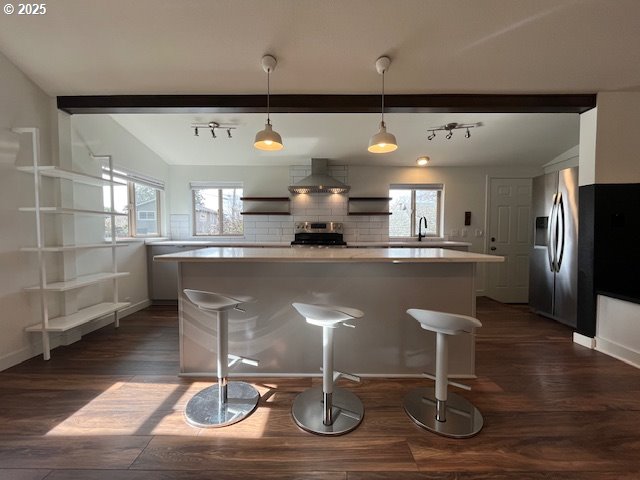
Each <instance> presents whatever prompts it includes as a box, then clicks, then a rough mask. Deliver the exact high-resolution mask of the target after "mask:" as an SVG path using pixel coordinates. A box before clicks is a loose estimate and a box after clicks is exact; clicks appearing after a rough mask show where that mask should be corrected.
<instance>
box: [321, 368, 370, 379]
mask: <svg viewBox="0 0 640 480" xmlns="http://www.w3.org/2000/svg"><path fill="white" fill-rule="evenodd" d="M320 371H321V372H324V368H322V367H320ZM339 378H346V379H347V380H351V381H352V382H355V383H360V382H361V379H360V377H359V376H358V375H354V374H353V373H347V372H339V371H338V370H334V371H333V381H334V382H335V381H336V380H338V379H339Z"/></svg>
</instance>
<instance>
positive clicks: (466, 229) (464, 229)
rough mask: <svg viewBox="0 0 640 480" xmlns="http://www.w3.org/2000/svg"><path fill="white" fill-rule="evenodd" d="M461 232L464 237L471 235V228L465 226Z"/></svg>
mask: <svg viewBox="0 0 640 480" xmlns="http://www.w3.org/2000/svg"><path fill="white" fill-rule="evenodd" d="M460 233H461V234H462V236H463V237H467V236H468V235H469V229H468V228H463V229H462V230H460Z"/></svg>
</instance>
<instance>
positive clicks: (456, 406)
mask: <svg viewBox="0 0 640 480" xmlns="http://www.w3.org/2000/svg"><path fill="white" fill-rule="evenodd" d="M404 410H405V411H406V412H407V415H409V416H410V417H411V420H413V421H414V422H415V423H417V424H418V425H420V426H421V427H422V428H426V429H427V430H429V431H431V432H433V433H437V434H438V435H442V436H444V437H451V438H468V437H473V436H474V435H476V434H477V433H478V432H479V431H480V430H481V429H482V425H483V424H484V420H483V418H482V414H481V413H480V411H479V410H478V409H477V408H476V407H474V406H473V405H472V404H471V403H470V402H469V401H468V400H466V399H465V398H463V397H461V396H460V395H457V394H455V393H452V392H449V394H448V398H447V403H446V421H445V422H440V421H439V420H436V400H435V389H434V388H433V387H424V388H417V389H415V390H412V391H411V392H409V394H408V395H407V396H406V397H405V398H404Z"/></svg>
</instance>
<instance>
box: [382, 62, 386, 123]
mask: <svg viewBox="0 0 640 480" xmlns="http://www.w3.org/2000/svg"><path fill="white" fill-rule="evenodd" d="M384 72H385V71H384V70H383V71H382V122H381V123H382V126H383V127H384V126H385V125H384Z"/></svg>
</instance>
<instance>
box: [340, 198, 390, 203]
mask: <svg viewBox="0 0 640 480" xmlns="http://www.w3.org/2000/svg"><path fill="white" fill-rule="evenodd" d="M352 200H355V201H358V202H388V201H389V200H391V197H349V201H352Z"/></svg>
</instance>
